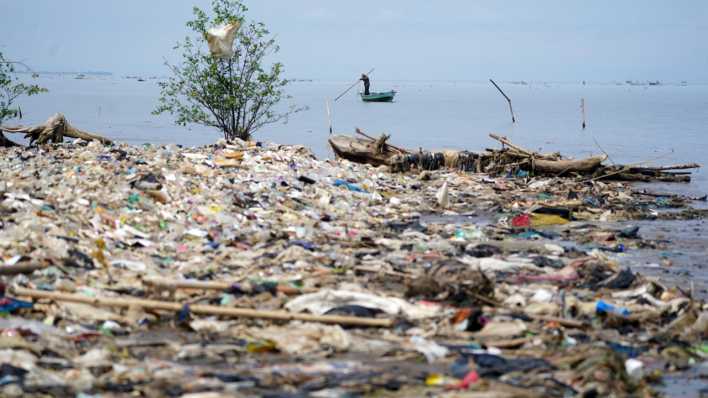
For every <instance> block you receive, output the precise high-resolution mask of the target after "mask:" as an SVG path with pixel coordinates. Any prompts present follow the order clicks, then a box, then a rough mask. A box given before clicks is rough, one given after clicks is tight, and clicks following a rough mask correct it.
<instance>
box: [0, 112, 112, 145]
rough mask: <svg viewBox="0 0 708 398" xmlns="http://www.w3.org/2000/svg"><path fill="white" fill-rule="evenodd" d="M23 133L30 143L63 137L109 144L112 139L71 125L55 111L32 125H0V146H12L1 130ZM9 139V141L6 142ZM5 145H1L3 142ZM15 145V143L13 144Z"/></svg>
mask: <svg viewBox="0 0 708 398" xmlns="http://www.w3.org/2000/svg"><path fill="white" fill-rule="evenodd" d="M3 131H4V132H7V133H18V134H24V135H25V138H29V140H30V145H34V144H37V145H42V144H47V143H49V142H52V143H60V142H63V141H64V137H69V138H80V139H82V140H87V141H99V142H101V143H102V144H111V143H112V141H111V140H109V139H108V138H105V137H102V136H100V135H96V134H92V133H88V132H86V131H83V130H79V129H78V128H76V127H74V126H72V125H71V124H70V123H69V121H68V120H66V117H64V115H63V114H61V113H56V114H54V115H53V116H52V117H50V118H49V119H47V121H46V122H44V123H43V124H39V125H37V126H32V127H23V126H17V127H7V126H0V146H12V145H13V144H15V143H13V142H12V141H10V140H8V139H7V138H5V137H3V136H2V132H3ZM8 141H9V143H7V142H8ZM4 142H5V143H6V144H7V145H3V143H4ZM15 145H17V144H15Z"/></svg>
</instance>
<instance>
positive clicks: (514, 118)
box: [489, 79, 516, 123]
mask: <svg viewBox="0 0 708 398" xmlns="http://www.w3.org/2000/svg"><path fill="white" fill-rule="evenodd" d="M489 81H490V82H492V84H493V85H494V87H496V88H497V90H499V92H500V93H501V95H503V96H504V98H506V101H507V102H508V103H509V111H510V112H511V123H516V117H515V116H514V108H512V107H511V99H510V98H509V97H508V96H507V95H506V94H505V93H504V91H502V89H501V87H499V86H498V85H497V84H496V83H495V82H494V80H492V79H489Z"/></svg>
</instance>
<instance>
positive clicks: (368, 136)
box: [355, 127, 410, 153]
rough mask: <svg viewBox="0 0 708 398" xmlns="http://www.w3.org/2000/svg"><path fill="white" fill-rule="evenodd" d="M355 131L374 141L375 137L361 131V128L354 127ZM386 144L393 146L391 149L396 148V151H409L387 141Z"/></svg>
mask: <svg viewBox="0 0 708 398" xmlns="http://www.w3.org/2000/svg"><path fill="white" fill-rule="evenodd" d="M355 131H356V133H357V134H359V135H361V136H362V137H366V138H368V139H370V140H371V141H376V138H374V137H372V136H370V135H368V134H366V133H364V132H363V131H361V129H360V128H359V127H357V128H356V129H355ZM386 146H390V147H391V148H393V149H395V150H397V151H400V152H403V153H410V151H408V150H406V149H403V148H399V147H397V146H394V145H391V144H389V143H386Z"/></svg>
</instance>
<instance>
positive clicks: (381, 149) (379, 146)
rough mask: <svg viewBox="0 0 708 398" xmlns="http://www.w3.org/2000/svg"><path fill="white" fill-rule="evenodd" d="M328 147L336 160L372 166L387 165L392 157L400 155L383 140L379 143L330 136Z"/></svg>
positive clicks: (377, 141) (343, 136)
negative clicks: (335, 156)
mask: <svg viewBox="0 0 708 398" xmlns="http://www.w3.org/2000/svg"><path fill="white" fill-rule="evenodd" d="M329 145H330V146H331V147H332V150H334V154H335V155H337V157H338V158H342V159H346V160H349V161H351V162H356V163H367V164H372V165H374V166H381V165H387V164H389V160H390V159H391V157H392V156H394V155H398V154H401V153H402V151H400V150H398V149H397V148H393V147H391V146H390V145H387V144H386V143H385V140H384V142H381V141H380V139H379V140H373V139H364V138H355V137H350V136H348V135H333V136H331V137H330V138H329Z"/></svg>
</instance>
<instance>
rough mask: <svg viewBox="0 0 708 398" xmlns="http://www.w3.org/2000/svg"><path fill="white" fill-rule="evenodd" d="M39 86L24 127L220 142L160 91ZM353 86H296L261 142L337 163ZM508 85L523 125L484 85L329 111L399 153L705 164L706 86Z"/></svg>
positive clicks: (405, 90) (97, 80)
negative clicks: (517, 150) (179, 116)
mask: <svg viewBox="0 0 708 398" xmlns="http://www.w3.org/2000/svg"><path fill="white" fill-rule="evenodd" d="M33 81H34V82H36V83H37V84H40V85H42V86H44V87H46V88H48V89H49V93H47V94H44V95H40V96H36V97H32V98H27V99H23V101H22V103H21V105H22V110H23V113H24V119H23V120H22V123H24V124H33V123H39V122H42V121H44V120H45V119H46V118H47V117H48V116H50V115H51V114H53V113H54V112H62V113H64V114H65V115H66V116H67V118H68V119H69V120H70V121H71V122H72V123H73V124H75V125H76V126H78V127H80V128H82V129H85V130H88V131H94V132H98V133H102V134H104V135H107V136H109V137H111V138H113V139H116V140H120V141H125V142H128V143H130V144H142V143H146V142H149V143H155V144H163V143H178V144H183V145H203V144H208V143H212V142H214V141H215V140H216V139H218V138H219V137H220V134H219V133H218V132H215V131H214V130H213V129H209V128H206V127H202V126H192V127H190V128H185V127H180V126H175V125H174V124H173V123H172V120H171V118H170V117H169V116H153V115H151V111H152V109H153V108H154V106H155V104H156V102H157V98H158V95H159V88H158V86H157V80H147V81H145V82H139V81H137V80H134V79H124V78H121V77H117V76H112V77H95V76H88V77H87V78H86V79H83V80H78V79H74V77H73V76H71V75H46V76H42V77H40V78H37V79H33ZM349 84H350V82H345V81H342V82H319V81H315V82H295V83H292V85H291V86H290V88H289V92H290V94H291V95H292V97H293V98H292V101H293V102H294V103H295V104H297V105H298V106H307V107H309V109H308V110H306V111H303V112H300V113H298V114H295V115H293V116H292V117H291V118H290V120H289V123H288V124H285V125H284V124H277V125H271V126H266V127H265V128H264V129H263V130H262V131H260V132H258V133H257V135H256V138H257V139H259V140H266V141H273V142H278V143H284V144H304V145H306V146H309V147H310V148H312V150H313V151H314V152H315V153H316V154H317V155H318V156H319V157H321V158H325V157H332V153H331V151H330V149H329V147H328V146H327V141H326V140H327V134H328V122H327V113H326V108H325V98H333V97H336V96H337V95H338V94H339V93H341V92H342V91H343V90H344V89H346V87H347V86H348V85H349ZM500 84H501V85H502V87H503V88H504V90H505V91H506V93H507V94H508V95H509V96H510V97H511V99H512V100H513V105H514V111H515V112H516V117H517V123H516V124H515V125H512V123H511V117H510V115H509V110H508V107H507V104H506V101H505V100H504V98H503V97H501V95H499V93H498V92H497V91H496V89H495V88H494V87H492V86H491V84H489V83H488V82H442V81H434V82H425V81H416V82H402V81H385V82H384V81H376V80H374V81H373V82H372V90H373V91H385V90H388V89H395V90H396V91H398V95H397V96H396V102H394V103H391V104H377V103H374V104H369V103H363V102H361V101H360V100H359V98H358V96H357V94H356V92H357V89H352V90H351V91H350V92H349V94H348V95H346V96H344V97H342V98H341V99H340V100H339V101H338V102H337V103H336V104H334V106H333V120H334V129H335V132H339V133H347V134H349V133H353V131H354V128H355V127H360V128H362V129H363V130H364V131H366V132H368V133H370V134H372V135H378V134H379V133H381V132H386V133H389V134H391V135H392V142H393V143H395V144H398V145H401V146H406V147H410V148H418V147H423V148H427V149H442V148H456V149H468V150H471V151H479V150H482V149H483V148H485V147H498V144H497V143H496V142H495V141H493V140H491V139H490V138H488V134H489V133H490V132H496V133H499V134H502V135H506V136H508V137H509V138H510V139H511V140H512V141H514V142H515V143H518V144H520V145H523V146H526V147H528V148H531V149H538V150H542V151H560V152H561V153H563V154H565V155H569V156H575V157H579V156H587V155H591V154H598V153H600V152H601V151H600V149H599V148H598V145H597V144H596V143H595V141H597V143H598V144H599V145H600V146H601V147H602V148H603V149H604V150H605V151H606V152H607V153H608V154H609V155H610V157H611V159H612V160H613V161H615V162H618V163H636V162H643V161H652V163H653V164H670V163H681V162H698V163H701V164H704V165H705V164H707V163H708V162H706V160H708V85H704V84H695V85H694V84H689V85H687V86H680V85H662V86H630V85H627V84H623V85H616V84H612V83H607V84H600V83H589V84H587V85H582V84H572V83H530V84H528V85H521V84H510V83H500ZM581 98H585V103H586V112H587V121H588V127H587V129H586V130H582V129H581V116H580V99H581ZM14 122H15V121H12V122H11V123H14ZM706 174H707V173H706V171H698V172H697V173H696V174H695V176H694V182H693V183H692V184H690V185H683V186H681V187H675V190H679V191H682V192H689V193H693V192H695V193H701V192H706V191H708V178H707V177H706Z"/></svg>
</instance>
